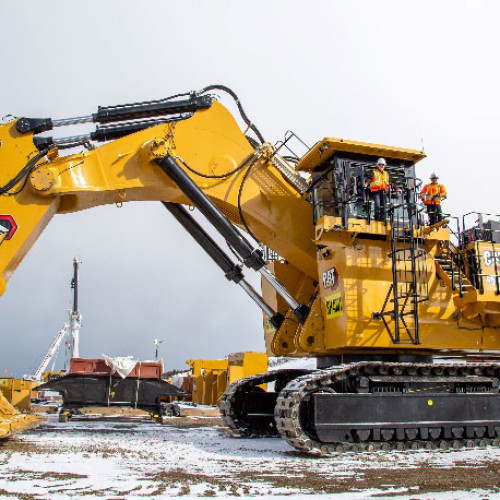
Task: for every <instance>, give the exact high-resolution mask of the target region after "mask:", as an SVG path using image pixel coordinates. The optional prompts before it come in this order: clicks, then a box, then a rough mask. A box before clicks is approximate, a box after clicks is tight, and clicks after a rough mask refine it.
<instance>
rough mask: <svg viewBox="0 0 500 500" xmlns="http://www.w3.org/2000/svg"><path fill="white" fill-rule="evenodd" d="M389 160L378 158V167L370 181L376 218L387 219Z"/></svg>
mask: <svg viewBox="0 0 500 500" xmlns="http://www.w3.org/2000/svg"><path fill="white" fill-rule="evenodd" d="M386 165H387V162H386V161H385V158H379V159H378V160H377V168H375V169H374V170H373V177H372V181H371V183H370V192H371V196H372V200H373V201H374V203H375V214H374V215H375V217H374V218H375V220H379V221H384V220H385V204H386V196H385V194H386V192H387V191H389V174H388V173H387V172H386V171H385V166H386Z"/></svg>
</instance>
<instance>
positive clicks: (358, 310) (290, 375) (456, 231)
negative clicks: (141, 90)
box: [0, 85, 500, 454]
mask: <svg viewBox="0 0 500 500" xmlns="http://www.w3.org/2000/svg"><path fill="white" fill-rule="evenodd" d="M214 91H217V92H219V93H220V92H225V93H227V94H229V96H230V97H232V98H234V99H235V101H236V104H237V106H238V110H239V113H240V116H241V119H242V121H243V122H245V127H246V132H242V131H241V129H240V127H239V125H238V124H237V122H236V120H235V118H234V117H233V116H232V115H231V114H230V113H229V112H228V110H227V109H226V108H225V107H224V106H223V105H222V104H221V103H220V102H218V100H216V99H215V98H214V96H213V92H214ZM82 123H97V124H98V125H97V126H96V128H95V130H94V131H92V132H90V133H88V134H84V135H78V136H74V135H73V136H63V137H55V136H49V135H48V134H47V132H48V131H50V130H52V129H58V128H61V127H66V126H70V125H73V124H82ZM246 134H248V135H246ZM293 138H294V135H293V134H288V135H287V136H286V137H285V139H284V140H283V141H281V142H279V143H276V144H274V145H273V144H271V143H269V142H266V141H265V140H264V138H263V136H262V134H261V133H260V131H259V130H258V128H257V127H256V126H255V124H253V123H252V122H251V121H250V120H249V118H248V117H247V115H246V114H245V112H244V110H243V107H242V106H241V102H240V101H239V99H238V97H237V96H236V94H234V92H233V91H231V90H230V89H228V88H227V87H224V86H220V85H212V86H209V87H206V88H204V89H202V90H200V91H198V92H191V93H186V94H180V95H177V96H174V97H171V98H166V99H163V100H159V101H149V102H143V103H135V104H130V105H122V106H112V107H99V108H98V111H97V112H96V113H94V114H92V115H88V116H82V117H77V118H65V119H58V120H56V119H49V118H45V119H37V118H19V119H16V120H13V121H11V122H7V123H4V124H3V125H2V126H1V127H0V141H1V145H0V164H1V165H2V169H1V170H0V186H1V187H0V193H1V196H0V214H2V215H0V234H2V235H3V236H2V241H1V246H0V291H3V289H4V288H5V285H6V283H7V280H8V279H9V277H10V275H11V274H12V273H13V272H14V270H15V268H16V266H17V265H18V264H19V262H20V261H21V260H22V258H23V257H24V255H25V254H26V253H27V252H28V250H29V249H30V247H31V246H32V245H33V243H34V242H35V240H36V238H37V237H38V236H39V234H40V233H41V232H42V230H43V229H44V227H45V226H46V225H47V224H48V223H49V221H50V219H51V218H52V217H53V216H54V214H56V213H60V214H62V213H68V212H75V211H79V210H84V209H87V208H91V207H94V206H98V205H103V204H110V203H116V202H126V201H140V200H157V201H161V202H162V203H163V204H164V206H165V207H166V208H167V209H168V211H169V212H170V213H171V214H172V215H173V216H174V217H175V218H176V219H177V220H178V221H179V223H180V224H182V226H183V227H184V228H185V229H186V230H187V231H188V232H189V234H190V235H191V236H192V237H193V239H194V240H195V241H196V242H197V243H198V244H200V245H201V246H202V247H203V248H204V249H205V251H206V252H207V254H208V255H209V256H210V257H211V258H212V260H213V261H214V262H215V264H216V265H218V266H219V267H220V268H221V269H222V271H223V272H224V274H225V276H226V277H227V279H228V280H231V281H233V282H235V283H236V284H238V285H239V286H240V287H242V288H243V289H244V291H245V292H246V293H247V294H248V295H249V296H250V297H251V298H252V299H253V301H254V302H255V303H256V304H257V305H258V306H259V307H260V308H261V309H262V310H263V312H264V330H265V337H266V345H267V346H268V350H269V354H271V355H275V356H292V357H293V356H294V357H304V356H307V357H314V358H316V359H317V367H318V368H317V369H316V370H299V369H294V370H291V369H283V370H276V371H273V372H269V373H265V374H262V375H257V376H254V377H249V378H246V379H242V380H240V381H237V382H235V383H234V384H232V385H230V386H229V387H228V388H227V390H226V392H225V394H224V396H223V397H222V400H221V411H222V413H223V417H224V420H225V422H226V424H227V425H228V427H230V428H231V429H232V430H233V431H234V432H237V433H240V434H243V435H276V434H279V435H280V436H281V437H282V438H284V439H285V440H286V441H287V442H288V443H290V444H291V445H292V446H293V447H295V448H296V449H298V450H301V451H308V452H315V453H324V454H328V453H331V452H339V451H343V450H351V451H357V450H370V449H378V448H382V449H398V450H404V449H408V448H410V449H416V448H419V447H425V448H430V449H432V448H435V447H440V448H443V449H445V448H448V447H454V448H459V447H461V446H485V445H488V444H492V445H498V443H499V439H500V393H499V380H500V364H499V363H498V362H497V361H496V359H497V357H498V354H499V352H500V332H499V327H500V300H499V294H500V275H499V273H498V266H499V265H500V259H499V255H500V254H499V253H498V250H497V248H496V245H497V244H498V242H499V241H500V239H499V232H498V229H499V226H498V222H497V219H496V217H494V216H483V215H477V216H475V218H474V222H473V223H472V224H469V223H468V222H467V221H469V220H470V218H471V217H472V216H471V215H469V216H468V217H464V218H462V219H457V218H452V217H449V218H447V219H446V220H444V221H441V222H439V223H438V224H435V225H434V226H428V225H425V224H424V220H423V213H422V207H421V206H420V204H419V186H420V184H421V183H420V180H419V178H418V175H417V170H416V164H417V163H418V162H419V161H420V160H421V159H422V158H424V157H425V155H424V153H423V152H422V151H416V150H410V149H404V148H398V147H389V146H381V145H376V144H367V143H362V142H355V141H348V140H343V139H335V138H325V139H322V140H320V141H319V142H317V143H316V144H315V145H314V146H313V147H311V148H309V149H308V151H307V152H306V153H305V154H304V155H302V156H301V157H300V158H299V157H297V156H296V155H294V154H293V152H292V151H291V149H292V148H291V147H290V144H291V142H290V141H291V140H293ZM97 142H103V143H104V144H103V145H100V146H97V145H96V143H97ZM75 148H80V150H79V151H78V152H76V153H75V152H74V151H75ZM66 149H68V150H70V151H69V152H66V151H65V150H66ZM72 151H73V152H72ZM381 157H382V158H384V159H385V161H386V163H387V167H386V171H388V172H389V174H390V180H391V182H390V187H389V188H388V191H387V193H386V196H385V201H384V208H385V210H384V212H385V215H384V216H383V217H377V218H378V219H381V220H374V218H373V217H372V213H373V206H372V205H373V201H372V200H371V197H370V193H369V190H368V189H367V184H368V183H369V181H370V179H371V175H372V171H373V169H374V168H375V165H376V163H377V160H378V159H379V158H381ZM183 205H188V206H194V207H196V208H198V209H199V211H200V212H201V213H202V214H203V215H204V216H205V218H206V220H207V223H208V224H210V225H212V226H213V227H214V228H215V229H216V231H217V233H218V234H219V235H220V237H221V240H222V241H225V242H226V243H227V244H228V245H229V247H230V248H231V250H232V254H228V252H227V251H226V250H225V249H224V248H223V247H222V246H221V245H219V243H218V242H217V241H216V240H215V239H214V238H212V237H211V236H209V235H208V233H207V232H206V230H205V229H204V227H203V226H202V225H201V224H199V223H198V222H197V221H195V220H194V219H193V218H192V217H191V216H190V214H189V212H188V211H187V210H186V209H185V208H184V207H183ZM240 229H242V230H243V231H244V232H246V233H248V235H249V237H247V236H245V235H244V233H243V232H241V231H240ZM250 238H252V239H254V240H256V242H255V243H253V242H252V241H251V239H250ZM234 256H237V258H238V260H235V257H234ZM244 268H247V269H248V270H250V271H256V272H259V273H260V274H261V276H262V281H263V287H262V293H259V292H258V291H256V290H254V289H253V288H252V287H251V286H250V285H249V284H248V282H247V281H246V280H245V277H244V274H243V269H244ZM214 300H215V299H214ZM231 328H232V329H233V330H235V325H231ZM236 330H237V328H236ZM3 346H4V348H8V343H7V342H5V341H4V342H3ZM263 384H267V387H268V389H267V390H266V391H264V390H263V389H262V387H261V386H262V385H263Z"/></svg>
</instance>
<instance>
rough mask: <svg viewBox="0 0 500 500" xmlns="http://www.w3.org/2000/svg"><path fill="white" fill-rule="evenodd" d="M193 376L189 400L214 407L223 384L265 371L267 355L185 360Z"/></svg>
mask: <svg viewBox="0 0 500 500" xmlns="http://www.w3.org/2000/svg"><path fill="white" fill-rule="evenodd" d="M187 364H188V365H189V366H191V371H192V374H193V375H192V376H193V379H194V380H193V389H192V391H193V392H192V401H193V402H194V403H198V404H203V405H209V406H217V405H218V404H219V403H220V399H221V396H222V394H223V393H224V391H225V390H226V387H227V386H228V385H229V384H232V383H233V382H236V381H237V380H240V379H242V378H245V377H251V376H252V375H257V374H258V373H264V372H266V371H267V354H266V353H263V352H240V353H234V354H230V355H229V356H228V359H217V360H207V359H195V360H189V361H187Z"/></svg>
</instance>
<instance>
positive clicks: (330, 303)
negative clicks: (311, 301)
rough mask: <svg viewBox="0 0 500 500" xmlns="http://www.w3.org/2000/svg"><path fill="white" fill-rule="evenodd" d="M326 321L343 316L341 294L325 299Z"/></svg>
mask: <svg viewBox="0 0 500 500" xmlns="http://www.w3.org/2000/svg"><path fill="white" fill-rule="evenodd" d="M325 308H326V319H332V318H337V317H338V316H342V313H343V310H342V295H341V294H340V292H337V293H334V294H333V295H330V296H329V297H325Z"/></svg>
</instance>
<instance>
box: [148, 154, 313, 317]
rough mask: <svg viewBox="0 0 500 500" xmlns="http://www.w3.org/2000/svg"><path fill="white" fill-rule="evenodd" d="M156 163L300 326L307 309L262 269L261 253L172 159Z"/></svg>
mask: <svg viewBox="0 0 500 500" xmlns="http://www.w3.org/2000/svg"><path fill="white" fill-rule="evenodd" d="M156 162H157V163H158V165H159V166H160V167H161V169H162V170H163V171H164V172H165V173H166V174H167V175H168V176H169V177H170V178H171V179H172V180H173V181H174V182H175V184H176V185H177V186H178V187H179V189H180V190H181V191H182V192H183V193H184V194H185V195H186V196H187V197H188V198H189V200H191V202H192V203H193V205H194V206H195V207H196V208H198V209H199V210H200V212H201V213H202V214H203V215H204V216H205V217H206V218H207V219H208V221H209V222H210V223H211V224H212V225H213V226H214V227H215V229H217V231H218V232H219V233H220V234H221V235H222V236H223V237H224V238H225V239H226V241H227V242H228V244H229V245H231V247H232V248H233V249H234V251H235V252H236V253H237V254H238V255H239V256H240V257H241V258H242V260H243V263H244V264H245V265H246V266H247V267H249V268H252V269H254V270H255V271H259V272H260V273H261V274H262V276H263V277H264V278H265V279H266V280H267V281H268V282H269V284H270V285H271V286H272V287H273V288H274V289H275V290H276V291H277V292H278V293H279V294H280V295H281V296H282V297H283V299H284V300H285V301H286V303H287V304H288V305H289V306H290V308H291V309H292V311H293V313H294V315H295V316H296V318H297V319H298V320H299V321H300V322H301V323H304V322H305V320H306V318H307V315H308V314H309V308H308V307H307V306H306V305H305V304H299V303H298V302H297V300H295V298H294V297H293V296H292V295H291V294H290V293H289V292H288V290H287V289H286V288H285V287H284V286H283V285H282V284H281V283H280V282H279V281H278V279H277V278H276V277H275V276H274V275H273V274H272V273H271V271H269V270H268V269H267V268H266V262H265V260H264V259H263V257H262V252H261V251H260V250H259V249H254V248H253V247H252V245H251V244H250V243H249V242H248V240H247V239H246V238H245V237H244V236H243V235H241V234H240V233H239V232H238V231H237V230H236V228H235V227H234V226H233V225H232V224H231V222H229V220H228V219H227V218H226V217H225V216H224V215H223V214H222V213H221V212H220V211H219V210H218V208H217V207H216V206H215V205H214V204H213V203H212V201H211V200H210V199H209V198H208V197H207V196H206V195H205V193H203V191H202V190H201V189H200V188H199V187H198V186H197V185H196V184H195V183H194V182H193V181H192V180H191V178H190V177H189V176H188V175H187V174H186V173H185V172H184V170H183V169H182V168H181V167H180V166H179V165H178V163H177V162H176V161H175V159H174V158H173V157H172V156H170V155H167V156H164V157H163V158H158V159H157V160H156Z"/></svg>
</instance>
